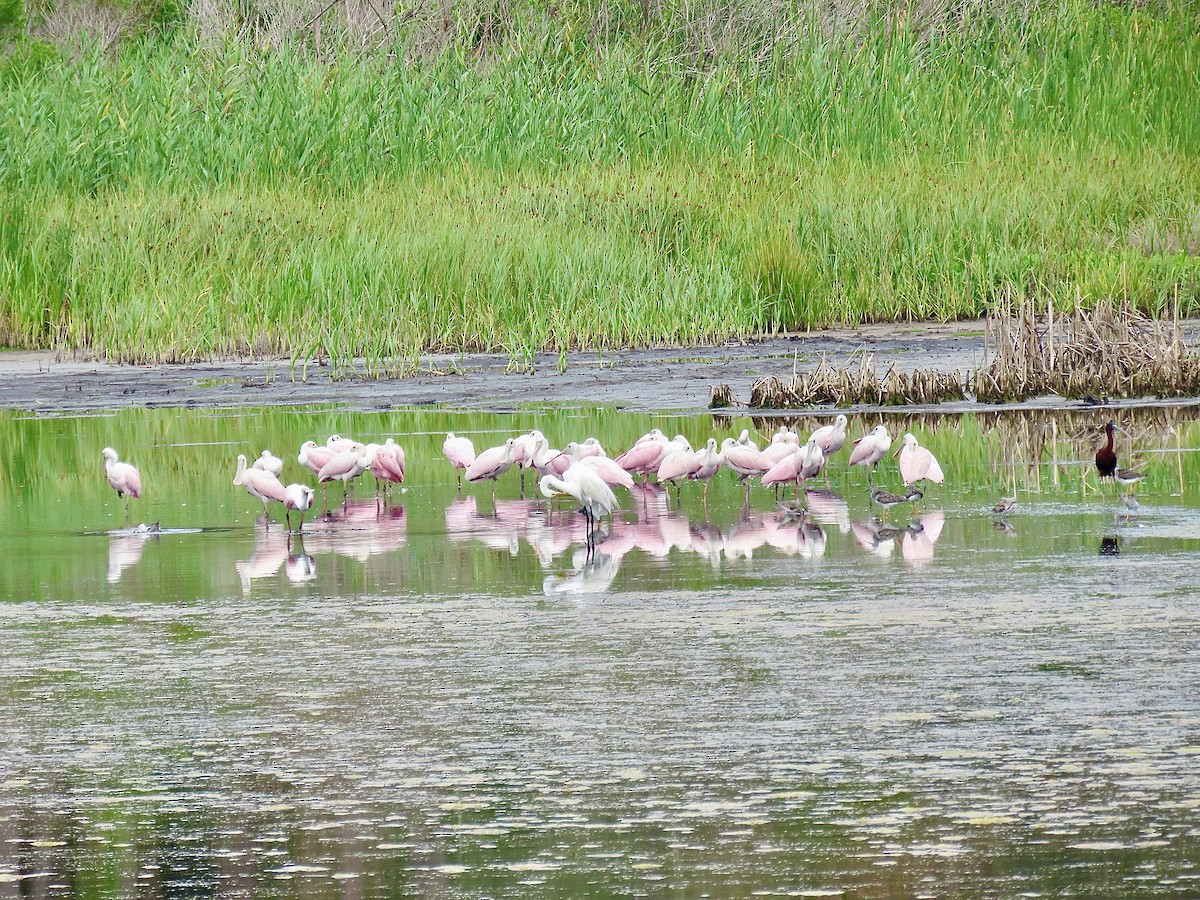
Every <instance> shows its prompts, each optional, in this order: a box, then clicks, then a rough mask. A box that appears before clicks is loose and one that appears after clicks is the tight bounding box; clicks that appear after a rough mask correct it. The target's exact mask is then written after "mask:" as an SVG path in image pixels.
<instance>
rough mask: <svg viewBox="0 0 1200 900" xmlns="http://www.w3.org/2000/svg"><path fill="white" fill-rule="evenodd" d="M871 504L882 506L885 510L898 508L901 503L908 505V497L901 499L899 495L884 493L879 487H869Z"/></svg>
mask: <svg viewBox="0 0 1200 900" xmlns="http://www.w3.org/2000/svg"><path fill="white" fill-rule="evenodd" d="M871 502H872V503H875V504H877V505H879V506H882V507H883V508H884V509H885V510H888V509H891V508H892V507H893V506H899V505H900V504H901V503H909V502H911V501H909V499H908V497H907V496H905V497H902V496H900V495H899V494H893V493H891V492H890V491H885V490H884V489H883V488H881V487H880V486H879V485H877V484H876V485H873V486H872V487H871Z"/></svg>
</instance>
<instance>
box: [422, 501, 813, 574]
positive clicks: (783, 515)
mask: <svg viewBox="0 0 1200 900" xmlns="http://www.w3.org/2000/svg"><path fill="white" fill-rule="evenodd" d="M630 506H631V508H630V510H629V511H628V512H627V513H626V515H630V514H632V516H633V518H622V517H621V516H619V515H618V516H617V517H616V518H615V520H614V521H613V522H612V523H611V525H609V526H608V528H607V530H603V529H602V530H601V532H600V533H599V534H598V535H597V549H596V558H595V559H594V560H592V561H591V562H590V563H589V561H588V560H587V556H586V553H581V551H580V550H579V549H578V548H579V547H580V546H581V545H584V544H585V542H586V540H587V531H586V523H585V522H584V519H583V517H582V516H580V515H578V513H577V512H576V510H575V509H574V507H573V506H571V505H570V504H568V505H565V506H552V505H549V504H547V503H546V502H544V501H541V500H500V501H497V502H496V504H495V506H494V507H492V509H491V511H490V512H483V513H481V512H480V511H479V507H478V505H477V503H476V499H475V497H473V496H463V497H458V498H456V499H455V500H454V501H453V502H452V503H451V504H450V505H449V506H447V507H446V510H445V520H446V532H447V537H448V539H449V540H451V541H456V542H458V541H461V542H467V541H470V542H478V543H480V544H483V545H484V546H485V547H488V548H490V549H492V550H496V551H499V552H503V553H508V554H510V555H512V556H514V557H515V556H518V555H519V554H520V552H521V549H522V546H528V547H529V548H530V549H531V550H532V551H533V553H534V555H535V556H536V557H537V559H538V562H539V564H540V565H541V566H542V568H543V570H545V571H546V572H547V574H546V577H545V579H544V582H543V589H544V591H545V592H546V593H547V594H564V593H596V592H600V591H603V590H606V589H607V588H608V587H609V586H610V585H611V584H612V581H613V579H614V578H615V577H616V573H617V569H618V568H619V566H620V564H621V561H622V560H623V559H624V557H625V556H626V554H628V553H630V552H631V551H637V552H638V553H641V554H643V555H644V556H647V557H652V558H655V559H665V558H667V557H669V556H670V555H671V554H672V553H673V552H683V553H694V554H696V555H697V556H699V557H702V558H703V559H706V560H707V561H708V562H709V563H710V565H712V566H714V567H717V566H719V565H720V563H721V560H722V559H726V560H732V559H752V558H753V555H754V552H755V551H756V550H758V549H759V548H762V547H768V548H770V549H771V550H772V551H773V552H775V553H778V554H784V555H788V556H798V557H801V558H805V559H809V560H814V561H815V560H819V559H821V557H822V556H824V553H825V544H826V537H825V531H824V529H823V528H822V527H821V526H820V525H819V524H817V523H816V522H813V521H811V520H810V519H809V518H808V516H807V515H806V514H803V513H801V514H797V513H796V512H795V511H794V510H787V509H784V510H776V511H772V512H754V511H749V510H747V511H744V512H743V514H742V516H741V518H739V520H738V521H737V522H735V523H733V524H731V525H729V526H727V527H725V528H723V529H722V528H718V527H717V526H716V525H714V524H713V523H711V522H709V521H707V520H704V519H698V520H691V519H689V518H688V516H687V515H686V514H685V513H683V512H679V511H670V510H669V509H668V508H667V503H666V493H665V492H662V493H659V492H656V491H654V490H646V489H642V490H639V491H638V492H637V493H636V494H635V496H634V502H633V503H632V504H630ZM568 552H570V553H571V559H570V563H569V564H568V566H567V567H565V568H564V567H563V565H562V563H558V562H556V561H557V560H560V558H561V557H562V556H563V555H564V554H566V553H568Z"/></svg>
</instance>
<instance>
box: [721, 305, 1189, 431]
mask: <svg viewBox="0 0 1200 900" xmlns="http://www.w3.org/2000/svg"><path fill="white" fill-rule="evenodd" d="M985 335H986V336H985V341H984V363H983V365H982V366H980V367H979V368H978V369H975V370H974V371H972V372H970V373H969V374H968V375H967V376H966V378H965V379H964V378H963V375H962V373H960V372H958V371H949V372H947V371H940V370H937V369H917V370H915V371H913V372H910V373H904V372H898V371H896V369H895V368H894V367H890V368H889V369H888V370H887V372H886V373H885V374H884V375H883V377H880V376H879V375H878V372H877V368H876V364H875V358H874V356H872V355H864V356H863V357H861V359H860V360H859V364H858V365H857V366H849V367H845V368H842V367H838V366H832V365H830V364H829V362H828V360H826V359H825V358H824V357H822V359H821V363H820V365H818V366H817V368H815V369H813V370H811V371H808V372H793V373H792V377H791V380H790V381H786V382H785V381H784V380H782V379H780V378H777V377H774V376H772V377H768V378H761V379H759V380H758V381H756V382H755V383H754V384H753V386H752V387H751V389H750V401H749V403H748V404H747V405H748V406H750V407H751V408H754V409H799V408H803V407H809V406H817V405H826V404H832V405H834V406H848V405H851V404H868V405H872V406H900V405H906V404H931V403H945V402H953V401H956V400H964V399H967V400H978V401H980V402H983V403H1005V402H1012V401H1018V400H1027V399H1029V398H1031V397H1042V396H1048V395H1058V396H1060V397H1067V398H1073V399H1079V398H1094V399H1097V400H1100V399H1109V398H1140V397H1149V396H1154V397H1183V396H1193V395H1198V394H1200V356H1197V355H1196V354H1195V353H1193V352H1192V351H1191V349H1190V348H1189V347H1188V346H1187V344H1185V343H1184V340H1183V337H1182V332H1181V330H1180V328H1179V317H1178V306H1176V312H1175V314H1174V316H1172V317H1171V318H1169V319H1151V318H1149V317H1148V316H1145V315H1143V314H1142V313H1140V312H1138V311H1137V310H1136V309H1134V308H1133V307H1132V306H1131V305H1129V304H1128V303H1121V304H1119V305H1114V304H1113V303H1111V302H1107V301H1106V302H1103V303H1100V304H1098V305H1096V306H1095V307H1092V308H1090V309H1088V308H1084V307H1083V306H1082V304H1076V307H1075V309H1074V310H1073V311H1072V312H1071V313H1067V314H1056V313H1055V311H1054V308H1053V306H1047V308H1046V311H1045V314H1044V315H1041V314H1039V311H1038V310H1037V309H1036V308H1035V307H1034V304H1033V303H1031V302H1025V303H1022V304H1021V305H1020V306H1019V307H1017V308H1016V309H1015V310H1014V309H1012V308H1011V307H1007V306H1006V307H1004V308H1003V309H1001V310H999V311H998V312H997V313H996V314H994V315H993V316H991V317H990V318H989V319H988V321H987V328H986V332H985ZM718 395H719V396H721V397H722V398H724V400H725V403H724V405H727V406H728V405H732V403H733V402H734V401H733V399H732V391H731V390H730V389H729V386H728V385H720V386H719V387H714V388H713V396H714V397H716V396H718Z"/></svg>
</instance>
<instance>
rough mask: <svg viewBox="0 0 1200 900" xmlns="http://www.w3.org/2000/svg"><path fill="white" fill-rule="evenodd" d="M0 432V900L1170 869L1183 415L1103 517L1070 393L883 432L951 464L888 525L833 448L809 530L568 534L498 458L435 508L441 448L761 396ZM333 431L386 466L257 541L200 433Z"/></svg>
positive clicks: (1199, 833) (1196, 785) (1190, 849)
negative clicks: (136, 528) (386, 488)
mask: <svg viewBox="0 0 1200 900" xmlns="http://www.w3.org/2000/svg"><path fill="white" fill-rule="evenodd" d="M0 415H2V416H3V418H4V419H5V429H4V433H5V435H6V436H8V437H9V440H8V441H7V442H6V443H5V444H4V445H3V446H0V491H2V493H0V497H2V498H3V502H4V508H5V511H6V516H5V524H4V526H3V531H2V532H0V601H2V602H0V716H2V717H3V722H4V728H3V730H2V731H0V896H7V895H12V896H17V895H22V896H26V895H34V896H54V895H59V896H74V895H89V896H134V895H139V896H140V895H145V894H151V895H153V894H162V895H165V894H170V895H172V896H195V895H198V894H214V895H219V896H227V897H300V896H304V897H325V896H339V897H340V896H381V895H393V896H395V895H429V894H434V895H446V896H463V897H477V896H484V895H507V896H524V895H529V894H534V893H552V894H556V895H571V896H583V895H591V896H610V895H613V894H619V895H624V894H640V895H655V896H658V895H663V894H683V895H688V896H702V895H705V894H709V895H712V896H751V895H762V896H772V895H790V896H797V895H798V896H861V897H865V896H872V897H878V896H922V895H928V896H961V895H967V896H980V895H983V896H996V897H1013V896H1018V895H1024V896H1048V897H1050V896H1052V897H1059V896H1089V897H1090V896H1097V895H1103V896H1125V897H1143V896H1150V895H1159V896H1197V895H1200V664H1198V661H1197V660H1198V652H1200V595H1198V594H1197V591H1196V585H1197V575H1196V573H1197V568H1198V566H1197V564H1198V563H1200V553H1198V551H1200V518H1198V516H1200V509H1198V506H1200V503H1198V501H1197V496H1196V488H1197V485H1200V458H1198V457H1197V455H1196V453H1195V450H1196V449H1197V448H1200V428H1198V427H1197V426H1196V425H1195V423H1194V422H1193V421H1192V416H1191V414H1190V413H1187V414H1184V413H1172V414H1167V413H1162V412H1155V413H1150V414H1146V415H1142V416H1134V415H1133V414H1131V413H1126V414H1124V415H1125V417H1126V418H1125V421H1124V422H1123V424H1125V425H1126V427H1127V429H1128V430H1129V431H1130V432H1131V434H1132V438H1128V439H1122V441H1123V442H1122V443H1120V444H1119V445H1118V450H1119V451H1120V452H1121V454H1122V465H1125V464H1131V463H1132V464H1136V465H1139V466H1142V465H1144V466H1145V468H1146V471H1147V472H1148V473H1149V477H1148V478H1147V480H1146V482H1145V483H1144V484H1143V485H1142V486H1141V488H1140V489H1139V493H1138V496H1139V499H1140V501H1141V504H1142V506H1141V509H1140V510H1139V511H1138V513H1137V515H1134V516H1129V517H1126V516H1125V515H1124V514H1118V513H1117V512H1116V509H1117V507H1118V503H1117V500H1116V497H1117V492H1116V490H1115V489H1114V487H1112V486H1109V487H1108V488H1107V489H1106V491H1107V492H1106V493H1099V492H1097V491H1096V490H1095V489H1094V485H1095V481H1094V479H1093V480H1091V485H1092V486H1091V487H1085V483H1084V480H1083V475H1084V472H1085V471H1086V469H1087V466H1086V465H1085V464H1083V463H1081V462H1080V461H1081V460H1086V459H1090V456H1091V454H1092V452H1094V449H1095V438H1096V435H1097V432H1098V429H1099V427H1100V426H1101V425H1102V424H1103V422H1104V421H1106V419H1105V418H1101V417H1100V415H1101V414H1097V416H1092V415H1090V414H1076V415H1074V416H1070V417H1067V416H1059V417H1057V418H1056V417H1048V416H1041V417H1026V418H1018V417H1008V418H1006V417H997V416H993V417H980V418H975V417H965V418H954V419H947V420H928V421H916V420H888V422H889V424H890V425H891V427H892V430H893V433H898V432H902V431H903V430H906V429H907V430H913V431H914V432H915V433H916V434H918V436H919V437H920V438H921V439H922V442H923V443H925V444H926V445H928V446H929V447H931V448H932V449H933V450H934V452H935V453H937V454H938V456H939V457H940V458H941V459H942V464H943V467H944V468H945V469H946V472H947V475H948V484H947V485H945V486H942V487H932V488H931V489H930V490H929V493H928V495H927V497H926V499H925V501H924V502H923V504H922V506H921V508H920V509H919V510H914V518H915V520H916V521H918V522H920V523H921V526H920V527H919V528H918V527H913V528H911V529H908V530H899V529H897V530H894V531H890V532H889V531H888V530H887V529H886V528H883V527H881V524H880V523H878V522H876V521H875V519H874V515H875V511H874V510H872V509H869V508H868V501H867V497H866V484H867V482H866V475H865V473H863V472H855V473H851V474H848V473H847V472H846V469H845V451H843V453H842V455H841V457H840V458H839V459H838V460H837V461H835V463H834V464H833V465H832V467H831V474H830V478H829V481H828V483H827V484H826V483H824V482H821V483H818V484H814V485H813V487H814V488H819V489H820V490H818V491H815V492H813V493H811V494H809V495H808V498H807V506H808V509H809V517H808V519H807V520H806V521H797V520H795V519H794V518H792V517H789V516H787V515H786V514H785V513H783V512H781V511H780V510H778V509H776V508H775V498H774V495H773V494H771V493H770V492H768V491H765V490H763V489H761V488H755V489H754V490H753V491H752V492H751V494H750V498H749V505H748V506H746V505H744V502H743V492H742V489H741V488H740V487H739V486H737V485H736V484H735V483H734V482H733V480H732V478H731V476H730V475H729V474H728V473H722V475H721V476H720V477H719V478H718V479H717V481H716V482H715V483H714V486H713V488H712V490H711V491H710V494H709V497H708V502H707V504H704V503H702V501H701V496H700V491H699V488H698V486H696V485H687V486H685V487H684V489H683V496H682V501H681V502H677V501H676V500H675V499H674V497H672V498H670V500H668V499H667V497H666V496H665V495H664V494H662V493H659V492H653V491H638V492H637V493H635V494H633V495H630V494H629V493H627V492H624V491H622V492H621V495H622V504H623V507H624V508H623V510H622V511H621V513H620V514H619V515H618V516H617V520H616V521H615V522H614V523H613V525H612V527H611V529H609V530H608V531H607V533H605V534H602V535H601V537H600V543H599V547H598V550H597V553H596V555H595V557H594V558H592V559H590V560H589V559H588V558H587V556H586V554H585V552H584V548H583V541H584V532H583V530H582V522H581V519H580V517H579V516H577V515H576V514H575V513H574V512H573V511H572V510H571V509H570V508H569V507H567V506H564V505H557V506H555V507H553V508H550V507H549V506H548V505H547V503H546V502H545V501H544V500H543V499H542V498H540V497H538V498H537V499H536V500H535V499H524V500H523V499H520V496H519V494H520V489H519V486H518V483H517V479H516V477H515V475H514V474H511V473H510V475H508V476H506V477H505V479H504V480H502V482H501V484H500V486H499V490H498V497H497V499H496V500H495V502H493V499H492V495H491V490H490V487H470V488H469V489H468V490H466V491H464V492H463V493H462V494H461V495H460V494H458V493H457V490H456V484H455V481H454V477H453V475H452V473H451V471H450V469H449V465H448V464H447V463H446V462H445V461H444V460H443V459H442V458H441V457H440V446H441V440H442V437H443V436H444V433H445V431H447V430H454V431H456V432H462V433H466V434H468V435H470V436H471V437H472V438H474V439H475V440H476V443H477V445H479V446H486V445H489V444H492V443H499V442H500V441H501V440H502V439H503V437H505V436H507V435H510V434H514V433H517V432H518V431H521V430H525V429H528V428H530V427H533V426H535V425H537V426H538V427H541V428H542V430H544V431H546V433H547V434H548V436H549V437H550V439H551V440H552V441H553V442H555V443H557V444H558V445H561V444H562V443H565V442H566V441H568V440H571V439H582V438H584V437H587V436H588V435H594V436H596V437H598V438H600V439H601V440H602V441H604V442H605V444H606V445H607V446H608V447H609V450H610V453H611V454H612V455H615V454H616V453H617V452H619V451H620V450H621V449H624V448H625V447H626V446H628V445H629V444H631V443H632V442H633V440H634V439H635V438H636V437H637V436H638V435H639V434H641V433H642V432H643V431H645V430H647V429H648V428H649V427H651V426H654V425H657V426H659V427H661V428H663V429H664V430H665V431H668V433H675V432H676V431H681V432H683V433H684V434H686V435H687V436H688V437H689V438H690V439H691V440H692V442H693V443H695V444H697V445H698V444H700V443H701V442H702V440H703V439H704V438H706V437H707V436H708V435H709V434H713V433H715V434H716V435H717V436H718V437H724V436H726V435H727V434H736V433H737V432H738V431H740V430H741V428H743V427H750V428H752V429H756V428H757V430H760V431H761V432H765V433H767V434H768V435H769V433H770V431H771V430H773V428H774V426H775V423H774V422H770V421H757V422H751V421H750V420H749V419H745V420H732V421H726V420H715V421H714V420H713V419H711V418H707V417H697V418H686V419H681V418H672V417H658V418H648V417H646V416H632V415H623V414H621V413H618V412H612V411H601V412H597V413H592V412H590V411H588V412H585V411H580V410H556V411H550V412H539V413H533V412H529V413H524V412H519V413H515V414H513V415H508V416H494V417H487V416H483V415H481V414H476V413H472V414H470V415H462V414H455V413H451V412H441V411H420V412H411V413H400V412H386V413H379V414H377V415H370V414H354V415H347V414H341V413H336V412H332V411H325V410H286V411H280V410H258V411H249V412H246V411H239V412H230V413H212V412H203V413H202V412H181V411H178V410H169V411H167V410H158V411H147V410H141V411H130V412H122V413H120V414H116V415H111V416H95V417H86V418H57V419H42V418H31V417H27V416H21V415H11V414H7V415H5V414H0ZM875 421H876V420H875V419H858V420H852V424H851V431H852V432H854V433H855V434H858V433H863V432H865V431H866V430H867V429H868V428H869V427H870V426H871V425H873V424H875ZM813 424H814V422H813V421H812V420H806V421H805V422H803V425H804V427H812V425H813ZM335 431H336V432H339V433H342V434H348V435H352V436H354V437H357V438H360V439H363V440H381V439H382V438H383V437H385V436H391V437H395V438H396V439H397V440H398V441H400V443H402V444H403V445H404V446H405V448H406V450H407V451H408V458H409V475H410V477H409V481H408V484H407V485H406V490H405V492H404V493H397V494H395V495H394V496H393V501H394V502H393V504H392V505H390V506H388V507H386V508H384V507H383V506H382V505H377V503H376V501H375V500H374V499H372V488H371V487H370V485H369V484H367V483H364V484H362V485H360V486H359V487H358V488H357V489H356V493H355V497H354V499H352V501H351V502H350V504H348V505H346V506H337V507H336V512H335V514H334V515H333V516H332V517H320V516H316V517H313V518H311V519H310V521H309V522H307V523H306V525H305V533H304V535H303V538H302V539H297V538H295V537H290V536H289V535H288V534H287V533H286V530H285V529H284V528H282V527H281V526H280V525H278V524H272V525H271V526H270V527H269V528H264V526H263V524H262V523H261V522H257V521H256V515H261V511H262V510H261V504H259V503H258V501H255V500H254V499H253V498H251V497H249V496H248V495H247V494H246V493H245V492H244V491H243V490H242V489H240V488H235V487H233V485H232V484H231V483H230V482H231V480H232V477H233V471H234V459H235V457H236V455H237V454H238V453H247V454H256V453H257V452H258V451H259V450H260V449H262V447H264V446H268V447H271V448H272V449H274V450H275V451H276V452H277V453H278V454H279V455H280V456H284V457H285V459H287V460H288V469H287V471H286V473H285V475H286V478H285V480H300V479H301V471H300V470H299V467H298V466H296V465H295V462H294V456H295V449H296V448H297V447H298V445H299V444H300V442H301V441H303V440H305V439H307V438H316V439H318V440H323V439H324V437H325V436H326V435H328V434H329V433H331V432H335ZM110 444H111V445H113V446H115V447H117V448H118V449H119V451H120V452H121V454H122V456H123V458H128V459H129V460H130V461H132V462H135V463H137V464H138V465H139V466H140V467H141V469H142V472H143V477H144V479H145V482H146V496H145V498H144V499H143V500H142V501H141V502H140V503H134V504H133V518H132V520H131V524H137V523H140V522H155V521H156V522H158V523H159V524H160V527H161V528H162V529H164V531H163V533H160V534H156V535H137V534H130V533H127V531H126V525H125V520H124V510H123V507H122V506H121V504H120V502H119V500H118V499H117V498H116V496H115V495H114V494H112V492H110V491H109V490H108V488H107V485H106V484H105V483H104V475H103V468H102V464H101V460H100V449H101V448H102V447H104V446H105V445H110ZM879 477H880V480H882V481H883V482H884V483H885V484H886V485H887V486H889V487H892V488H893V489H894V488H896V487H898V485H899V482H898V478H897V476H896V474H895V469H894V464H888V465H886V466H881V467H880V473H879ZM308 480H310V481H311V478H310V479H308ZM1014 486H1015V487H1016V489H1017V490H1018V492H1019V496H1020V499H1021V506H1020V507H1019V510H1018V511H1017V512H1016V513H1015V514H1014V515H1012V516H1010V517H1008V518H1007V519H1006V520H1005V521H999V520H996V519H994V518H993V517H992V516H991V514H990V513H989V512H988V511H987V510H988V508H990V506H991V505H992V504H993V503H995V502H996V500H997V499H999V497H1000V496H1002V495H1004V494H1008V493H1011V492H1012V490H1013V488H1014ZM340 499H341V498H340V492H337V491H335V492H334V494H331V506H332V505H333V503H335V502H337V501H340ZM890 518H891V520H893V522H894V524H896V525H898V526H904V525H906V524H907V523H908V521H909V516H908V514H907V511H906V510H894V511H893V515H892V516H891V517H890ZM883 524H884V525H886V524H888V523H887V522H885V523H883Z"/></svg>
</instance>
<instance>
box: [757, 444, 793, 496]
mask: <svg viewBox="0 0 1200 900" xmlns="http://www.w3.org/2000/svg"><path fill="white" fill-rule="evenodd" d="M795 480H796V453H795V451H793V452H792V454H791V455H790V456H787V457H786V458H784V459H781V460H780V461H779V462H777V463H776V464H775V465H773V466H772V467H771V468H770V469H769V470H768V471H767V473H766V474H765V475H763V477H762V483H763V484H764V485H766V486H768V487H770V486H771V485H773V484H783V483H785V482H788V481H795Z"/></svg>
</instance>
